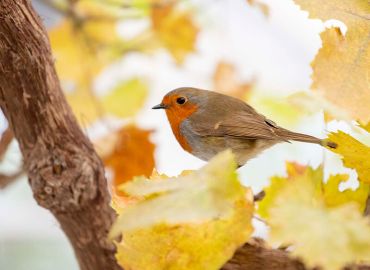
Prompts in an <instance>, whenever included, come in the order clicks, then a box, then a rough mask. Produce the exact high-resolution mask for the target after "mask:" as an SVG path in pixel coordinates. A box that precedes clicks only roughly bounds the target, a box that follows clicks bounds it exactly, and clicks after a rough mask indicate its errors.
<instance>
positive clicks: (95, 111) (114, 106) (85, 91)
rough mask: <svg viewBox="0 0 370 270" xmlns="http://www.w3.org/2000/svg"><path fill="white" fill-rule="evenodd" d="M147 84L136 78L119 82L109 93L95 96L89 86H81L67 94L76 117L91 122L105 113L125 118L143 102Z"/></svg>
mask: <svg viewBox="0 0 370 270" xmlns="http://www.w3.org/2000/svg"><path fill="white" fill-rule="evenodd" d="M147 94H148V89H147V85H146V84H145V83H143V82H142V81H140V80H139V79H137V78H134V79H130V80H128V81H124V82H121V83H119V84H118V85H117V86H116V87H115V88H114V89H113V90H111V91H110V93H108V94H106V95H105V96H102V97H100V98H98V97H96V96H95V95H94V94H93V93H92V90H91V89H90V88H85V87H81V88H79V89H78V91H75V92H73V93H71V94H68V95H67V100H68V103H69V105H70V106H71V107H72V109H73V112H74V113H75V115H76V117H77V119H78V120H79V121H80V122H82V123H83V124H86V123H91V122H93V121H94V120H96V119H98V118H101V117H102V116H104V115H106V114H110V115H114V116H116V117H120V118H125V117H130V116H133V115H135V114H136V113H137V112H138V111H139V110H140V109H141V107H142V105H143V104H144V102H145V100H146V97H147Z"/></svg>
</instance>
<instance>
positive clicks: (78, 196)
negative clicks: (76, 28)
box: [0, 0, 120, 270]
mask: <svg viewBox="0 0 370 270" xmlns="http://www.w3.org/2000/svg"><path fill="white" fill-rule="evenodd" d="M0 105H1V108H2V110H3V112H4V114H5V115H6V117H7V119H8V122H9V125H10V127H11V128H12V130H13V132H14V135H15V137H16V139H17V140H18V142H19V145H20V149H21V152H22V155H23V159H24V166H25V170H26V172H27V174H28V177H29V183H30V185H31V188H32V190H33V194H34V197H35V199H36V200H37V202H38V204H39V205H41V206H43V207H45V208H47V209H49V210H50V211H51V212H52V213H53V214H54V216H55V217H56V218H57V219H58V221H59V223H60V225H61V227H62V229H63V230H64V232H65V233H66V235H67V236H68V238H69V240H70V242H71V244H72V246H73V248H74V250H75V254H76V257H77V260H78V262H79V265H80V268H81V269H82V270H102V269H104V270H110V269H120V267H119V266H118V265H117V263H116V261H115V258H114V252H115V249H114V245H113V244H112V243H111V242H109V241H108V240H107V232H108V231H109V229H110V226H111V224H112V222H113V220H114V218H115V214H114V211H113V210H112V209H111V208H110V207H109V202H110V196H109V194H108V190H107V186H106V180H105V178H104V170H103V165H102V163H101V161H100V159H99V158H98V156H97V154H96V153H95V151H94V149H93V147H92V145H91V143H90V142H89V141H88V139H87V138H86V137H85V136H84V134H83V133H82V131H81V130H80V128H79V126H78V124H77V122H76V120H75V118H74V116H73V114H72V112H71V109H70V108H69V106H68V104H67V102H66V100H65V97H64V96H63V93H62V91H61V88H60V83H59V80H58V78H57V75H56V72H55V69H54V65H53V58H52V55H51V50H50V45H49V41H48V37H47V34H46V31H45V29H44V27H43V26H42V24H41V20H40V18H39V17H38V16H37V15H36V13H35V11H34V10H33V8H32V7H31V4H30V1H29V0H2V1H0Z"/></svg>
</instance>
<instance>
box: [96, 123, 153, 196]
mask: <svg viewBox="0 0 370 270" xmlns="http://www.w3.org/2000/svg"><path fill="white" fill-rule="evenodd" d="M116 134H117V136H116V137H115V145H114V148H113V149H112V151H111V152H110V153H109V154H108V155H107V154H105V156H103V157H102V159H103V162H104V164H105V166H107V167H108V168H110V169H111V170H112V171H113V174H114V181H113V185H114V186H113V187H117V186H119V185H120V184H122V183H125V182H127V181H130V180H132V179H133V178H134V177H135V176H146V177H149V176H150V175H151V173H152V171H153V169H154V166H155V159H154V150H155V145H154V144H153V143H152V142H151V141H150V135H151V131H148V130H142V129H139V128H137V127H136V126H127V127H124V128H122V129H121V130H119V131H118V132H117V133H116ZM103 141H104V140H103ZM105 141H107V142H108V143H109V139H107V140H105ZM110 147H111V146H110ZM99 148H103V146H102V145H101V144H100V145H99ZM118 194H121V193H120V192H119V191H118ZM121 195H122V194H121Z"/></svg>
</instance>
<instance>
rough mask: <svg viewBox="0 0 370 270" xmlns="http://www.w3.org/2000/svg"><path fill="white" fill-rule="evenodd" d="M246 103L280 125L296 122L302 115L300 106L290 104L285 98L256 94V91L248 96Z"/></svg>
mask: <svg viewBox="0 0 370 270" xmlns="http://www.w3.org/2000/svg"><path fill="white" fill-rule="evenodd" d="M248 103H249V104H250V105H252V106H253V107H254V108H255V109H256V110H257V111H259V112H260V113H262V114H263V115H265V116H266V117H268V118H272V119H274V120H275V121H276V122H277V123H278V124H279V125H282V126H289V125H294V124H297V123H298V122H299V121H300V120H301V119H302V116H303V115H304V111H303V110H302V108H300V107H294V106H292V105H291V103H290V102H289V101H288V99H287V98H283V97H281V96H280V97H279V96H271V95H265V94H258V91H256V92H254V93H253V95H251V96H250V98H249V100H248Z"/></svg>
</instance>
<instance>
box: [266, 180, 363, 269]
mask: <svg viewBox="0 0 370 270" xmlns="http://www.w3.org/2000/svg"><path fill="white" fill-rule="evenodd" d="M279 193H280V194H279V196H278V197H276V199H275V200H274V203H273V206H272V207H271V208H270V211H269V215H270V218H269V219H268V223H269V225H270V228H271V231H270V236H271V240H272V242H274V243H277V242H279V243H281V242H283V243H289V244H292V245H293V247H292V254H293V255H295V256H297V257H300V258H301V259H302V260H303V261H304V262H305V263H306V264H307V266H308V267H314V266H321V267H323V269H330V270H336V269H341V268H342V267H344V266H346V265H347V264H350V263H355V262H359V261H361V262H363V263H366V262H370V244H369V243H370V226H369V221H370V220H369V219H368V218H365V217H363V216H362V215H361V213H360V212H359V211H358V209H357V208H356V207H355V205H353V204H344V205H341V206H340V207H336V208H328V207H326V206H325V203H324V200H323V199H322V198H321V199H320V198H317V197H315V193H316V187H315V184H314V181H312V179H310V178H309V177H307V175H300V176H298V177H297V178H296V179H295V180H294V181H291V182H289V183H287V184H285V185H284V187H283V188H282V189H281V190H280V192H279ZM314 198H316V199H314Z"/></svg>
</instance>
